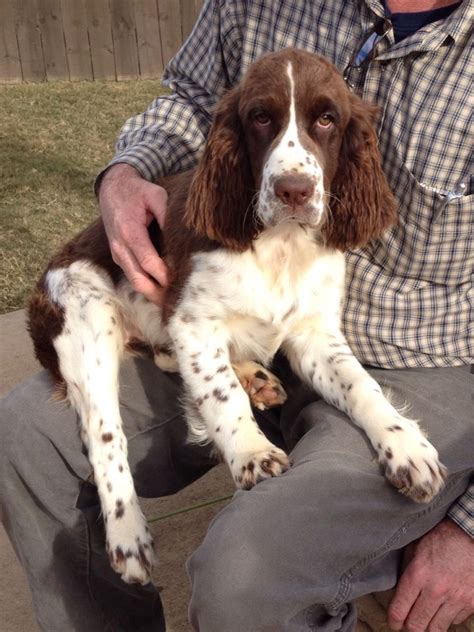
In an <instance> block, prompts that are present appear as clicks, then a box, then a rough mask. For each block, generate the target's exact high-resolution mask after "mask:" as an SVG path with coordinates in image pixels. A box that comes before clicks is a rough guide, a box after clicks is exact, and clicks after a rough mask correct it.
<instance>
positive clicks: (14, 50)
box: [0, 0, 22, 81]
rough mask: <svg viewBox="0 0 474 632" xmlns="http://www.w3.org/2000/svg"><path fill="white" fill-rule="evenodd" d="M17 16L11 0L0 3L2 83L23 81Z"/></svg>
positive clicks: (0, 79)
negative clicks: (16, 26) (16, 23)
mask: <svg viewBox="0 0 474 632" xmlns="http://www.w3.org/2000/svg"><path fill="white" fill-rule="evenodd" d="M21 79H22V75H21V64H20V51H19V50H18V42H17V39H16V33H15V14H14V11H13V6H12V3H11V2H10V0H2V1H1V2H0V81H21Z"/></svg>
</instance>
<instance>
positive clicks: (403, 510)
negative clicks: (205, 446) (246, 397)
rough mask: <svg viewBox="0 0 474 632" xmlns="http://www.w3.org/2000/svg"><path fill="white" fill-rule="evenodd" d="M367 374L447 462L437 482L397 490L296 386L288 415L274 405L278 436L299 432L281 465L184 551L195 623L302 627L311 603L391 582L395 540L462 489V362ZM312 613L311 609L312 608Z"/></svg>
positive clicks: (334, 417) (352, 436)
mask: <svg viewBox="0 0 474 632" xmlns="http://www.w3.org/2000/svg"><path fill="white" fill-rule="evenodd" d="M371 373H372V375H373V377H375V379H377V380H378V381H379V382H380V383H381V384H382V385H383V386H385V387H390V389H391V391H392V397H393V399H394V400H395V401H396V402H397V403H398V404H403V403H406V402H407V403H410V404H411V414H412V415H413V416H414V418H418V419H420V420H422V422H423V423H422V425H423V427H424V428H425V429H426V430H427V431H428V432H429V435H430V438H431V439H432V441H433V442H434V444H435V445H436V446H437V447H438V449H439V451H440V453H441V457H442V459H443V460H444V462H445V463H446V464H447V465H448V467H449V468H450V472H451V474H450V477H449V479H448V482H447V485H446V487H445V489H444V490H443V491H442V492H441V493H440V494H439V496H438V497H437V498H436V499H435V500H434V501H433V502H432V503H431V504H430V505H428V506H426V505H420V504H416V503H414V502H413V501H411V500H409V499H407V498H405V497H404V496H402V495H401V494H399V493H397V491H396V490H395V489H394V488H392V487H391V486H390V484H389V483H388V482H387V481H386V480H385V479H384V477H383V475H382V473H381V471H380V469H379V466H378V465H377V463H376V462H375V461H374V453H373V451H372V449H371V447H370V444H369V442H368V440H367V438H366V436H365V435H364V433H363V432H362V431H360V430H359V429H358V428H356V427H355V426H353V425H352V424H351V423H350V422H349V421H348V419H347V418H346V417H345V416H344V415H343V414H341V413H340V412H339V411H337V410H335V409H334V408H333V407H332V406H329V405H328V404H326V403H325V402H323V401H321V400H319V401H314V402H312V403H308V393H307V392H306V393H304V394H303V395H302V396H301V397H302V399H305V406H304V407H303V408H302V409H301V410H300V411H299V413H296V414H295V406H294V401H293V402H291V401H290V402H289V403H288V407H290V408H291V410H292V414H291V415H287V414H286V411H285V410H283V415H282V420H283V432H284V434H285V435H286V436H287V437H290V441H289V442H290V443H293V442H294V441H295V440H296V439H297V438H298V436H300V437H301V438H300V439H299V441H298V442H297V443H296V446H295V447H294V449H293V450H292V452H291V461H292V463H293V466H292V468H291V469H290V471H289V472H287V473H286V474H284V475H283V476H282V477H281V478H279V479H271V480H267V481H263V482H262V483H260V484H259V485H258V486H257V487H256V488H254V489H253V490H251V491H250V492H239V493H237V494H236V497H235V498H234V502H233V503H231V505H229V506H228V507H226V508H225V509H224V510H223V511H222V512H221V514H219V516H218V517H217V518H216V519H215V521H214V522H213V524H212V525H211V527H210V529H209V532H208V535H207V536H206V539H205V541H204V543H203V545H202V546H201V547H200V549H198V551H197V552H196V554H195V555H194V556H193V557H192V558H191V561H190V566H189V568H190V573H191V576H192V579H193V581H194V597H193V602H192V607H191V613H192V616H196V617H198V615H197V613H203V612H205V613H207V614H206V615H205V616H209V617H210V618H209V619H208V620H207V621H206V620H204V619H200V618H199V617H198V618H197V619H195V624H197V622H198V621H199V624H200V625H201V626H202V627H203V629H214V628H215V626H216V625H217V626H225V629H226V630H227V629H228V630H229V632H231V631H232V630H233V629H234V628H233V627H232V626H233V625H235V629H239V628H238V626H239V625H240V626H242V625H243V626H247V628H246V629H253V628H248V626H249V625H250V626H251V625H256V624H257V622H258V623H259V625H260V624H261V625H264V626H265V625H273V624H276V623H277V622H278V623H280V624H281V623H282V622H285V621H286V622H288V627H287V628H286V627H282V628H281V629H285V630H286V629H288V630H290V629H293V627H292V626H293V625H295V627H294V629H295V630H296V629H306V628H305V627H304V624H306V618H307V617H311V616H312V615H311V607H312V606H313V605H314V604H316V605H324V612H325V613H334V614H335V613H336V612H338V611H339V610H340V609H341V608H342V607H343V605H344V604H345V603H346V602H348V601H350V600H352V599H353V598H355V597H357V596H359V595H361V594H365V593H367V592H372V591H374V590H383V589H386V588H390V587H392V586H393V585H394V584H395V582H396V574H397V569H398V561H399V556H400V551H401V549H402V548H403V547H404V546H405V545H406V544H408V543H409V542H411V541H412V540H414V539H416V538H419V537H421V536H422V535H423V534H424V533H425V532H426V531H428V530H429V529H431V528H432V527H433V526H434V525H435V524H437V522H439V521H440V520H441V519H442V518H443V517H444V515H445V514H446V511H447V510H448V508H449V506H450V504H451V503H452V502H453V501H454V500H455V499H456V498H457V497H458V496H459V495H460V494H461V493H462V492H463V491H464V489H465V487H466V486H467V483H468V477H469V473H468V470H469V468H471V467H472V451H473V450H472V447H473V446H472V437H471V438H470V434H469V429H470V421H469V420H470V414H469V385H470V380H471V379H472V378H471V377H470V376H469V373H468V371H467V370H466V369H446V370H444V369H443V370H438V369H429V370H425V371H423V370H420V371H419V370H410V371H381V370H374V371H371ZM290 417H291V418H290ZM471 434H472V433H471ZM229 568H231V569H232V572H231V575H229V570H228V569H229ZM230 578H231V579H230ZM206 595H213V601H209V600H208V599H207V597H206ZM219 602H221V603H226V604H229V603H240V604H243V603H245V604H246V606H245V607H244V608H242V607H241V608H240V610H239V611H238V612H237V611H233V610H232V609H229V608H228V607H227V608H224V609H220V608H219V606H218V604H219ZM266 609H267V612H265V610H266ZM307 609H309V610H307ZM298 613H299V614H298ZM313 614H314V617H315V618H317V617H318V616H320V615H321V612H320V611H318V612H316V611H314V612H313ZM221 616H222V617H223V618H221V619H220V618H219V617H221ZM246 616H247V617H248V618H247V619H245V617H246ZM239 617H242V618H241V619H239ZM292 617H294V620H293V619H292ZM301 618H303V619H304V624H302V619H301ZM290 620H292V623H290ZM296 620H298V622H299V624H301V625H300V626H299V625H297V624H296V623H295V622H296ZM307 623H308V625H309V624H310V618H308V619H307ZM338 625H339V624H338ZM212 626H214V627H212ZM229 626H230V627H229ZM216 629H217V628H216ZM222 629H224V628H222ZM241 629H242V628H241ZM255 629H257V627H255ZM258 629H260V627H259V628H258ZM262 629H263V628H262ZM279 629H280V628H279ZM318 629H319V627H318ZM321 629H323V627H321ZM324 629H326V628H324ZM328 629H329V628H328ZM334 629H338V628H334ZM341 629H342V628H341ZM344 629H349V628H344Z"/></svg>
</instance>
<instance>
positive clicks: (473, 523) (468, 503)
mask: <svg viewBox="0 0 474 632" xmlns="http://www.w3.org/2000/svg"><path fill="white" fill-rule="evenodd" d="M448 516H449V518H451V520H453V521H454V522H455V523H456V524H457V525H458V527H461V529H462V530H463V531H465V532H466V533H467V534H468V535H470V536H471V538H474V483H471V484H470V485H469V487H468V488H467V490H466V492H465V493H464V494H463V495H462V496H460V497H459V498H458V499H457V501H456V502H455V503H454V504H453V505H451V508H450V509H449V511H448Z"/></svg>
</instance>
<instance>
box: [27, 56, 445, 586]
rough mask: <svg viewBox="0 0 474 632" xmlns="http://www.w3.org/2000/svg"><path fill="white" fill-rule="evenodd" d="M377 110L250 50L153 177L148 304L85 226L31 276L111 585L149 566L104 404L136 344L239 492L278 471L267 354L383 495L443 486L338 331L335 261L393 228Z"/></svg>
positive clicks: (324, 76) (41, 344)
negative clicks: (191, 134) (177, 160)
mask: <svg viewBox="0 0 474 632" xmlns="http://www.w3.org/2000/svg"><path fill="white" fill-rule="evenodd" d="M375 116H376V108H375V107H374V106H371V105H368V104H364V103H363V102H362V101H361V100H360V99H359V97H357V96H356V95H354V94H352V93H351V92H350V91H349V90H348V89H347V88H346V86H345V84H344V81H343V79H342V77H341V76H340V74H339V73H338V71H337V70H336V68H335V67H334V66H333V65H332V64H330V63H329V62H328V61H326V60H325V59H323V58H322V57H319V56H316V55H313V54H310V53H308V52H304V51H301V50H295V49H286V50H282V51H279V52H276V53H271V54H268V55H265V56H263V57H262V58H260V59H259V60H257V61H256V62H255V63H254V64H253V65H252V66H251V67H250V68H249V69H248V71H247V73H246V74H245V76H244V77H243V79H242V81H241V82H240V84H239V85H237V86H236V87H234V88H233V89H231V90H230V91H228V92H227V93H226V94H225V95H224V96H223V98H222V99H221V100H220V102H219V104H218V106H217V108H216V111H215V114H214V119H213V123H212V126H211V129H210V132H209V136H208V139H207V143H206V146H205V149H204V152H203V155H202V156H201V158H200V160H199V162H198V164H197V167H196V168H195V169H194V170H192V171H189V172H185V173H182V174H178V175H176V176H172V177H170V178H165V179H163V181H160V184H162V186H164V187H165V188H166V190H167V192H168V196H169V197H168V212H167V216H166V221H165V226H164V228H163V230H162V232H160V233H159V234H158V236H157V242H156V243H157V246H158V248H159V252H160V254H161V255H162V256H163V257H164V259H165V261H166V262H167V264H168V267H169V270H170V277H171V280H170V284H169V287H167V288H166V289H165V290H164V299H163V305H162V307H158V306H157V305H155V304H152V303H151V302H148V301H147V300H146V299H145V298H144V297H143V296H142V295H140V294H138V293H137V292H135V291H134V290H133V288H132V287H131V285H130V283H129V281H128V280H127V279H126V278H125V276H124V275H123V273H122V271H121V270H120V268H119V267H118V266H117V265H116V264H115V263H114V262H113V260H112V257H111V253H110V249H109V246H108V243H107V238H106V234H105V230H104V226H103V224H102V222H101V221H100V220H98V221H97V222H95V223H94V224H93V225H92V226H90V227H89V228H87V229H86V230H85V231H84V232H83V233H81V234H80V235H79V236H77V237H76V238H75V239H73V240H72V241H71V242H70V243H69V244H68V245H66V246H65V248H63V250H62V251H61V252H60V253H59V254H57V255H56V256H55V257H54V258H53V259H52V261H51V262H50V264H49V266H48V268H47V270H46V272H45V273H44V275H43V276H42V278H41V280H40V281H39V283H38V286H37V288H36V290H35V292H34V295H33V297H32V299H31V301H30V304H29V329H30V332H31V335H32V338H33V341H34V345H35V350H36V355H37V357H38V359H39V360H40V362H41V363H42V364H43V365H44V366H45V367H46V368H47V369H49V370H50V372H51V374H52V376H53V377H54V379H55V381H56V383H57V384H58V385H59V386H61V387H62V388H63V390H65V391H66V393H67V395H66V396H67V398H68V400H69V402H70V403H71V405H72V406H73V408H74V409H75V411H76V412H77V414H78V417H79V420H80V428H81V430H80V432H81V437H82V440H83V442H84V445H85V447H86V448H87V450H88V455H89V459H90V461H91V464H92V467H93V472H94V478H95V483H96V485H97V488H98V493H99V497H100V502H101V506H102V510H103V517H104V522H105V531H106V546H107V550H108V553H109V557H110V561H111V565H112V567H113V568H114V570H115V571H116V572H118V573H120V575H121V577H122V579H123V580H124V581H125V582H129V583H133V582H138V583H141V584H145V583H146V582H148V581H149V578H150V572H151V568H152V561H153V543H152V539H151V536H150V533H149V530H148V527H147V525H146V520H145V518H144V516H143V514H142V512H141V510H140V507H139V504H138V500H137V497H136V493H135V490H134V486H133V480H132V476H131V473H130V469H129V466H128V463H127V440H126V438H125V435H124V433H123V430H122V423H121V418H120V410H119V405H118V369H119V363H120V360H121V358H122V356H123V354H124V351H125V350H126V348H128V347H133V343H134V341H135V343H136V340H137V339H138V340H140V341H142V342H144V343H146V344H147V345H149V347H150V348H152V349H153V350H154V357H155V361H156V363H157V364H158V366H160V367H161V368H162V369H163V370H167V371H177V370H179V371H180V373H181V375H182V378H183V383H184V390H185V399H186V403H185V412H186V417H187V420H188V423H189V428H190V435H191V438H192V440H194V441H199V442H203V443H204V442H211V443H212V444H213V445H214V446H215V449H216V450H217V452H218V453H219V454H220V455H221V457H222V459H223V460H224V461H225V462H226V463H227V464H228V466H229V468H230V471H231V473H232V476H233V479H234V481H235V483H236V486H237V487H238V488H243V489H250V488H251V487H252V486H254V485H255V484H256V483H258V482H259V481H261V480H262V479H266V478H269V477H272V476H278V475H280V474H282V473H283V472H285V471H286V470H287V469H288V467H289V461H288V456H287V455H286V454H285V452H283V451H282V450H281V449H279V448H277V447H276V446H275V445H273V444H272V443H271V442H270V441H269V440H268V439H267V437H266V436H265V435H264V434H263V433H262V431H261V430H260V429H259V427H258V425H257V423H256V421H255V417H254V414H253V412H252V406H251V400H250V399H249V395H250V398H251V399H253V403H254V404H255V405H256V406H258V407H266V406H271V405H275V404H280V403H282V402H283V401H284V399H285V397H286V395H285V392H284V390H283V387H282V385H281V384H280V383H279V381H278V379H277V378H276V377H275V376H273V375H271V374H270V373H269V372H268V370H267V369H266V367H267V366H268V365H269V363H270V361H271V360H272V358H273V357H274V355H275V353H276V352H277V350H281V351H282V352H283V353H284V354H285V355H286V356H287V358H288V360H289V363H290V365H291V367H292V369H293V371H294V372H295V373H296V374H297V375H298V376H299V377H300V378H301V380H303V381H304V382H306V383H307V384H308V385H310V386H311V387H313V388H314V389H315V390H316V391H318V392H319V393H320V394H321V395H322V396H323V397H324V399H325V400H326V401H327V402H329V403H331V404H332V405H334V406H336V407H337V408H338V409H340V410H341V411H344V412H345V413H346V414H347V415H348V417H349V418H350V419H351V420H352V422H354V423H355V424H357V425H358V426H360V427H361V428H362V429H363V430H364V431H365V432H366V434H367V436H368V438H369V439H370V442H371V445H372V447H373V449H374V452H375V453H376V455H377V459H378V462H379V464H380V465H381V467H382V468H383V470H384V472H385V475H386V477H387V479H388V480H389V481H390V482H391V483H392V484H393V485H394V486H395V487H396V488H397V489H398V490H399V491H401V492H402V493H403V494H406V495H407V496H409V497H410V498H411V499H413V500H414V501H418V502H428V501H430V500H431V499H432V498H433V497H434V496H435V495H436V494H437V493H438V491H439V490H440V489H441V487H442V486H443V482H444V480H445V478H446V469H445V467H444V466H443V465H442V464H441V463H440V461H439V458H438V453H437V451H436V449H435V448H434V447H433V446H432V445H431V444H430V443H429V442H428V440H427V439H426V438H425V436H424V434H423V433H422V431H421V430H420V428H419V427H418V424H417V423H416V422H415V421H413V420H411V419H408V418H407V417H406V416H403V415H402V414H400V413H399V412H398V411H397V410H396V409H395V408H394V407H393V406H392V405H391V404H390V403H389V401H388V400H387V399H386V397H385V396H384V395H383V393H382V390H381V388H380V387H379V385H378V384H377V383H376V382H375V381H374V380H373V379H372V378H371V377H370V376H369V375H368V374H367V372H366V371H365V370H364V369H363V368H362V366H361V365H360V364H359V362H358V361H357V360H356V358H355V357H354V355H353V353H352V351H351V349H350V348H349V346H348V344H347V342H346V340H345V338H344V336H343V334H342V333H341V329H340V320H341V302H342V298H343V293H344V252H345V251H347V250H348V249H351V248H357V247H361V246H364V245H365V244H367V243H368V242H369V241H370V240H372V239H376V238H378V237H380V236H381V235H382V234H383V232H384V231H385V230H386V229H387V228H388V227H389V226H391V225H392V224H394V223H395V222H396V205H395V201H394V198H393V195H392V193H391V191H390V189H389V186H388V184H387V181H386V179H385V177H384V174H383V171H382V168H381V163H380V155H379V152H378V149H377V139H376V135H375V132H374V128H373V122H374V120H375Z"/></svg>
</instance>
